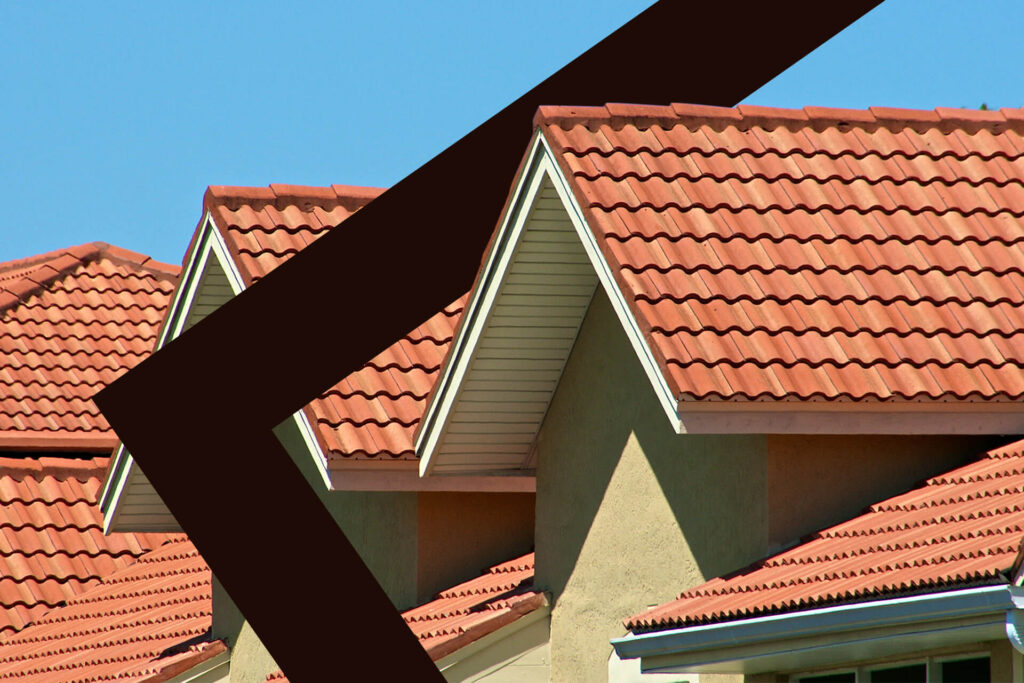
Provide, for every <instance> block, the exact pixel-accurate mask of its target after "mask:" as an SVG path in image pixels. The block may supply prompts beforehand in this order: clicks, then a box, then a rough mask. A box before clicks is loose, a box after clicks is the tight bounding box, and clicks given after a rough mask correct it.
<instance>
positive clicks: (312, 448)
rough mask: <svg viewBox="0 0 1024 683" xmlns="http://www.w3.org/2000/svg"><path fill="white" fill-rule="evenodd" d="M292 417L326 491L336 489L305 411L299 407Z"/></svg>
mask: <svg viewBox="0 0 1024 683" xmlns="http://www.w3.org/2000/svg"><path fill="white" fill-rule="evenodd" d="M292 419H293V420H295V425H296V426H297V427H298V428H299V435H300V436H301V437H302V443H303V444H305V446H306V450H307V451H309V456H310V457H311V458H313V462H314V463H315V464H316V471H317V472H319V473H320V478H321V479H323V482H324V486H326V487H327V490H328V491H332V490H336V489H337V486H336V485H335V482H334V476H333V475H332V473H331V471H330V470H329V469H328V467H327V454H326V453H324V451H323V449H322V448H320V442H319V441H317V439H316V434H315V433H314V432H313V425H312V424H310V422H309V418H308V417H307V416H306V411H305V410H303V409H301V408H300V409H299V410H298V411H297V412H296V413H295V414H294V415H292Z"/></svg>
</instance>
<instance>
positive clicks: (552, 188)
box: [415, 129, 682, 477]
mask: <svg viewBox="0 0 1024 683" xmlns="http://www.w3.org/2000/svg"><path fill="white" fill-rule="evenodd" d="M521 169H522V170H521V171H520V174H519V176H518V177H517V178H516V181H515V184H514V185H513V188H512V194H511V200H510V201H509V202H508V204H507V206H506V209H505V211H504V213H503V214H502V216H501V218H500V220H499V224H498V229H497V231H496V234H495V237H494V239H493V240H492V242H491V245H490V247H489V249H488V252H487V254H486V255H485V256H484V263H483V266H482V268H481V270H480V274H479V275H478V277H477V282H476V284H475V285H474V287H473V291H472V292H471V294H470V298H469V301H468V302H467V305H466V310H465V313H464V314H463V320H462V323H461V324H460V326H459V329H458V332H457V334H456V336H455V339H454V341H453V344H452V350H451V352H450V353H449V354H448V357H447V359H446V360H445V364H444V367H443V368H442V370H441V378H440V379H439V381H438V383H437V385H436V387H435V389H434V392H433V393H432V394H431V397H430V400H429V402H428V406H427V411H426V413H425V415H424V419H423V421H422V422H421V425H420V428H419V430H418V431H417V433H416V439H415V447H416V453H417V454H418V455H419V457H420V474H421V475H422V476H424V477H426V476H444V475H459V476H467V475H468V476H474V475H480V474H483V473H489V474H497V475H521V474H523V473H532V472H533V471H534V469H535V467H536V464H535V463H534V462H533V460H534V458H533V456H534V454H535V450H534V442H535V439H536V435H537V432H538V431H539V428H540V425H541V423H542V422H543V419H544V416H545V414H546V412H547V407H548V405H549V404H550V402H551V399H552V397H553V395H554V392H555V389H556V387H557V385H558V381H559V379H560V377H561V373H562V369H563V368H564V366H565V362H566V361H567V360H568V357H569V354H570V352H571V350H572V346H573V343H574V342H575V339H576V334H577V333H578V331H579V327H580V325H581V324H582V322H583V317H584V316H585V315H586V312H587V309H588V307H589V305H590V301H591V299H592V297H593V294H594V292H595V291H596V288H597V287H598V286H601V287H603V289H604V291H605V293H606V294H607V295H608V297H609V299H610V300H611V302H612V306H613V308H614V310H615V312H616V315H617V317H618V319H619V322H620V323H621V324H622V326H623V329H624V330H625V332H626V335H627V337H628V338H629V340H630V343H631V344H632V346H633V349H634V351H635V352H636V354H637V356H638V358H639V359H640V361H641V364H642V365H643V368H644V371H645V372H646V374H647V377H648V379H649V380H650V382H651V386H652V387H653V389H654V391H655V393H656V395H657V396H658V399H659V402H660V403H661V405H662V407H663V409H664V410H665V415H666V417H667V418H668V420H669V422H670V423H671V425H672V428H673V429H674V430H675V431H676V432H681V430H682V425H681V423H680V421H679V416H678V412H677V407H676V406H677V402H676V399H675V397H674V396H673V395H672V392H671V390H670V389H669V386H668V383H667V382H666V380H665V375H664V373H663V372H662V370H661V369H660V367H659V365H658V362H657V360H656V358H655V356H654V354H653V353H652V352H651V349H650V346H649V345H648V343H647V340H646V339H645V337H644V335H643V333H642V331H641V328H640V325H639V324H638V323H637V320H636V317H635V316H634V314H633V312H632V310H631V309H630V307H629V305H628V304H627V302H626V300H625V297H624V296H623V293H622V290H621V289H620V287H619V286H618V284H617V282H616V280H615V275H614V273H613V272H612V269H611V267H610V266H609V264H608V261H607V260H606V259H605V257H604V255H603V254H602V252H601V248H600V245H599V244H598V241H597V238H596V236H595V235H594V233H593V231H592V230H591V229H590V227H589V226H588V225H587V223H586V221H585V220H584V217H583V212H582V210H581V209H580V206H579V204H578V202H577V199H576V197H575V195H574V194H573V191H572V188H571V187H570V185H569V183H568V181H567V180H566V178H565V176H564V174H563V172H562V171H561V169H560V168H559V166H558V163H557V160H556V159H555V156H554V154H553V153H552V151H551V148H550V146H549V144H548V142H547V140H546V139H545V137H544V135H543V134H542V133H541V131H540V129H537V130H536V131H535V132H534V136H533V138H532V140H531V143H530V146H529V149H528V152H527V155H526V159H525V162H524V164H523V165H522V167H521ZM541 342H546V343H544V344H542V343H541ZM502 349H505V350H507V351H506V352H504V353H498V352H497V351H499V350H502ZM480 387H482V388H483V389H481V388H480ZM488 392H490V395H489V394H488ZM512 392H518V395H519V396H521V397H522V398H521V399H519V400H517V401H516V402H514V403H513V402H510V401H499V400H497V399H495V398H494V397H493V395H497V394H502V395H509V394H511V393H512ZM474 434H477V435H480V437H479V438H476V440H475V441H474V440H473V438H474V437H473V435H474Z"/></svg>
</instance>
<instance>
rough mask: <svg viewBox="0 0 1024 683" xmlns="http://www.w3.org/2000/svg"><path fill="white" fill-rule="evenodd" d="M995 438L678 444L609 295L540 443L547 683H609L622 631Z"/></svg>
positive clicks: (684, 439) (569, 368)
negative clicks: (628, 622)
mask: <svg viewBox="0 0 1024 683" xmlns="http://www.w3.org/2000/svg"><path fill="white" fill-rule="evenodd" d="M988 443H989V441H988V440H987V439H985V438H957V439H953V438H949V437H941V438H930V437H925V438H921V437H901V436H895V437H873V436H867V437H864V436H852V437H831V436H813V437H810V436H806V437H805V436H781V435H780V436H776V435H757V434H753V435H682V436H680V435H677V434H675V433H674V432H673V431H672V429H671V426H670V425H669V423H668V421H667V420H666V419H665V415H664V411H663V410H662V409H661V407H660V405H659V404H658V403H657V401H656V399H655V395H654V392H653V390H652V388H651V386H650V384H649V381H648V379H647V377H646V375H645V374H644V372H643V370H642V368H641V366H640V364H639V361H638V360H637V359H636V356H635V354H634V352H633V349H632V347H631V346H630V344H629V342H628V340H627V338H626V336H625V334H624V333H623V331H622V329H621V326H620V324H619V322H618V319H617V318H616V316H615V313H614V311H613V310H612V308H611V304H610V302H609V301H608V299H607V297H606V296H605V295H604V293H603V290H601V289H600V288H599V290H598V292H597V294H596V295H595V297H594V300H593V302H592V304H591V307H590V309H589V311H588V313H587V317H586V319H585V320H584V323H583V326H582V327H581V330H580V334H579V337H578V338H577V341H576V344H575V347H574V348H573V351H572V354H571V356H570V358H569V361H568V363H567V365H566V368H565V372H564V374H563V376H562V379H561V382H560V384H559V387H558V389H557V391H556V393H555V396H554V398H553V400H552V403H551V406H550V408H549V410H548V413H547V416H546V418H545V422H544V424H543V426H542V427H541V431H540V434H539V435H538V440H537V462H538V473H537V516H536V530H535V542H536V550H537V564H536V567H537V569H536V576H537V578H536V585H537V586H538V587H539V588H542V589H544V590H547V591H550V593H551V595H552V600H553V605H552V617H551V680H552V681H556V682H558V681H576V680H587V681H597V680H606V679H607V672H608V660H609V656H610V654H611V645H610V644H609V640H610V639H612V638H616V637H619V636H622V635H624V634H625V629H624V628H623V626H622V620H623V618H625V617H627V616H629V615H631V614H635V613H637V612H640V611H642V610H643V609H645V608H646V607H648V606H652V605H655V604H660V603H663V602H666V601H668V600H671V599H673V598H674V597H676V596H677V595H678V594H679V592H680V591H682V590H684V589H687V588H690V587H693V586H695V585H698V584H700V583H702V582H703V581H705V580H707V579H710V578H712V577H715V576H720V575H722V574H726V573H728V572H730V571H733V570H736V569H739V568H741V567H743V566H745V565H747V564H749V563H751V562H753V561H755V560H757V559H759V558H761V557H764V556H766V555H769V554H771V553H772V552H775V551H777V550H778V549H780V548H781V547H783V546H784V545H786V544H789V543H791V542H792V541H795V540H797V539H798V538H799V537H800V536H802V535H805V534H807V533H810V532H813V531H815V530H817V529H820V528H822V527H825V526H827V525H829V524H833V523H836V522H839V521H842V520H843V519H846V518H849V517H850V516H853V515H854V514H855V513H857V512H858V511H860V510H861V509H862V508H863V507H865V506H866V505H869V504H871V503H872V502H875V501H876V500H879V499H881V498H884V497H886V496H888V495H892V494H894V493H897V492H899V491H900V490H905V489H907V488H909V487H910V486H912V485H913V484H914V483H916V482H917V481H919V480H921V479H923V478H925V477H927V476H930V475H933V474H935V473H938V472H942V471H944V470H946V469H949V468H950V467H953V466H955V465H957V464H960V463H961V462H964V461H966V460H967V459H969V458H970V457H972V456H974V455H976V454H977V453H979V452H980V451H981V450H984V448H985V447H987V445H988Z"/></svg>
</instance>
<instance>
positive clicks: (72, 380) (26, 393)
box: [0, 242, 178, 452]
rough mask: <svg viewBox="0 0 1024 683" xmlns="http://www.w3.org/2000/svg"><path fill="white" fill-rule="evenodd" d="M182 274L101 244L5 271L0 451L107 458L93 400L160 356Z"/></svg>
mask: <svg viewBox="0 0 1024 683" xmlns="http://www.w3.org/2000/svg"><path fill="white" fill-rule="evenodd" d="M177 273H178V269H177V268H176V267H174V266H169V265H165V264H163V263H158V262H156V261H153V260H152V259H150V258H149V257H147V256H143V255H141V254H136V253H134V252H130V251H127V250H125V249H120V248H118V247H113V246H110V245H108V244H104V243H102V242H94V243H92V244H83V245H80V246H77V247H70V248H68V249H61V250H58V251H53V252H49V253H47V254H42V255H39V256H34V257H31V258H27V259H20V260H16V261H8V262H6V263H2V264H0V329H2V331H3V334H0V394H2V395H0V450H8V451H9V450H37V451H39V450H49V451H61V450H65V451H66V450H73V451H93V452H109V451H110V449H111V448H113V447H114V446H115V445H116V444H117V438H116V437H115V436H114V434H113V432H112V431H111V429H110V426H109V425H108V424H107V422H106V420H105V419H104V418H103V416H102V415H100V412H99V410H98V409H97V408H96V406H95V404H93V402H92V400H91V397H92V395H93V394H95V393H96V392H97V391H99V390H100V389H102V388H103V387H104V386H105V385H106V384H108V383H109V382H111V381H113V380H114V379H116V378H117V377H118V376H120V375H121V374H122V373H123V372H125V371H126V370H128V369H129V368H131V367H133V366H134V365H135V364H136V363H138V362H139V361H140V360H142V358H144V357H145V356H146V354H148V353H149V352H150V351H151V350H152V348H153V344H154V342H155V340H156V335H157V329H158V328H159V325H160V322H161V320H162V319H163V315H164V311H165V310H166V308H167V305H168V303H169V302H170V295H171V291H172V289H173V287H174V282H175V279H176V276H177Z"/></svg>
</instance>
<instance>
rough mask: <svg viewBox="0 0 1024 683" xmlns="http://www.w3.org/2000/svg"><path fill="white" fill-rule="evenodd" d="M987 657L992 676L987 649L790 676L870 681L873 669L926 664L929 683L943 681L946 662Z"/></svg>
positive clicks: (794, 680) (799, 681) (793, 680)
mask: <svg viewBox="0 0 1024 683" xmlns="http://www.w3.org/2000/svg"><path fill="white" fill-rule="evenodd" d="M982 658H984V659H987V660H989V671H990V676H991V668H992V653H991V652H989V651H987V650H982V651H980V652H961V653H957V654H949V655H936V656H934V657H923V658H922V657H915V658H913V659H903V660H897V661H892V662H884V663H878V664H866V665H863V666H856V667H854V666H846V667H837V668H834V669H826V670H823V671H802V672H800V673H796V674H791V675H790V676H789V681H790V683H803V681H804V680H805V679H806V678H810V677H813V676H839V675H842V674H849V673H852V674H854V680H855V681H856V683H870V681H871V678H870V674H871V672H872V671H878V670H879V669H895V668H899V667H901V666H913V665H915V664H924V665H925V680H926V681H927V682H928V683H942V664H943V663H945V662H955V661H960V660H964V659H982Z"/></svg>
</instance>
